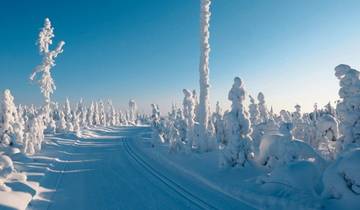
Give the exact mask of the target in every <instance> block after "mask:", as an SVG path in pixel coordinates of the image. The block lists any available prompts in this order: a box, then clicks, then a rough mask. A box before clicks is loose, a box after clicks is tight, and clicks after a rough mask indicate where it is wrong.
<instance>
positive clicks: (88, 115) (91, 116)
mask: <svg viewBox="0 0 360 210" xmlns="http://www.w3.org/2000/svg"><path fill="white" fill-rule="evenodd" d="M94 109H95V107H94V102H91V104H90V106H89V107H88V109H87V113H86V121H87V124H88V125H89V126H92V125H94Z"/></svg>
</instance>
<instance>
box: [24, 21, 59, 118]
mask: <svg viewBox="0 0 360 210" xmlns="http://www.w3.org/2000/svg"><path fill="white" fill-rule="evenodd" d="M54 36H55V35H54V28H53V27H52V26H51V22H50V20H49V19H48V18H46V19H45V22H44V27H43V28H42V29H41V31H40V33H39V39H38V42H37V44H38V45H39V51H40V54H41V55H42V57H43V58H42V63H41V64H40V65H38V66H37V67H36V68H35V69H34V71H33V73H32V74H31V76H30V80H35V78H36V75H37V74H38V73H41V78H40V79H39V80H38V82H39V85H40V90H41V92H42V94H43V97H44V109H43V111H44V116H45V122H46V123H49V120H50V119H49V113H50V111H51V109H50V108H51V99H50V97H51V94H53V93H54V90H55V89H56V86H55V83H54V80H53V78H52V77H51V68H52V67H54V66H55V58H56V57H57V56H58V55H59V54H61V53H62V52H63V46H64V44H65V42H64V41H60V42H59V43H58V45H57V47H56V48H55V49H54V50H50V49H49V46H50V45H51V44H52V38H53V37H54ZM51 123H53V122H51Z"/></svg>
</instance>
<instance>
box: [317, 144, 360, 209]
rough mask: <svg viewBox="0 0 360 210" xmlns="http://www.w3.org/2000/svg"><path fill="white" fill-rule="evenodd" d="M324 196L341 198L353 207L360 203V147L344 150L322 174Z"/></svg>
mask: <svg viewBox="0 0 360 210" xmlns="http://www.w3.org/2000/svg"><path fill="white" fill-rule="evenodd" d="M322 180H323V184H324V191H323V194H322V195H323V197H324V198H332V199H343V200H344V201H348V202H350V204H351V206H353V208H355V207H358V206H359V205H360V148H357V149H353V150H350V151H348V152H345V153H344V154H342V155H341V156H339V158H338V159H337V160H335V161H334V162H333V163H332V164H331V165H330V166H329V167H328V168H327V169H326V170H325V172H324V175H323V178H322Z"/></svg>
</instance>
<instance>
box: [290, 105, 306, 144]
mask: <svg viewBox="0 0 360 210" xmlns="http://www.w3.org/2000/svg"><path fill="white" fill-rule="evenodd" d="M291 117H292V122H293V125H294V130H293V134H294V137H295V138H296V139H302V140H304V138H305V132H304V129H305V127H304V121H303V119H302V113H301V106H300V105H299V104H296V105H295V112H293V113H292V115H291Z"/></svg>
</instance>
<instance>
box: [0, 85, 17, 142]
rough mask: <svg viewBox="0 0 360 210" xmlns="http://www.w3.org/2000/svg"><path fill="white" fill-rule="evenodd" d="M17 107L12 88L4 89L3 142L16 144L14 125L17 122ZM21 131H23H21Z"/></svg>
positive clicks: (2, 109) (2, 107)
mask: <svg viewBox="0 0 360 210" xmlns="http://www.w3.org/2000/svg"><path fill="white" fill-rule="evenodd" d="M17 116H18V113H17V109H16V106H15V104H14V97H13V96H12V95H11V92H10V90H8V89H6V90H5V91H4V95H3V98H2V100H1V133H0V134H1V142H2V143H5V144H10V145H15V144H16V135H15V129H14V127H15V126H16V124H17V121H18V119H17ZM19 132H21V131H19Z"/></svg>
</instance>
